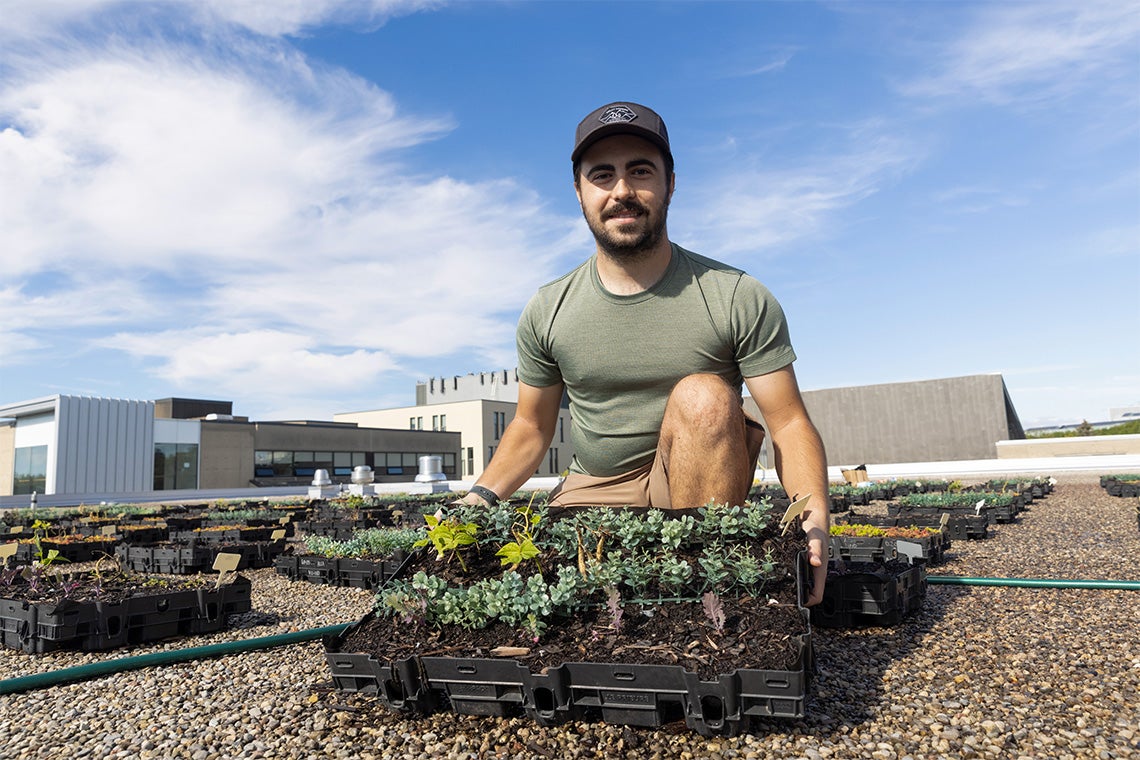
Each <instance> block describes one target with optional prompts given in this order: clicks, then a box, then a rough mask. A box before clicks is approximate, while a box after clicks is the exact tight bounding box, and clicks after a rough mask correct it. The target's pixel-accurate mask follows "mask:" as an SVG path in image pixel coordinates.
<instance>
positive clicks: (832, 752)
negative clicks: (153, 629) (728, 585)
mask: <svg viewBox="0 0 1140 760" xmlns="http://www.w3.org/2000/svg"><path fill="white" fill-rule="evenodd" d="M1058 481H1059V483H1058V485H1057V487H1056V489H1055V490H1054V492H1053V493H1052V494H1051V495H1049V496H1048V497H1047V498H1045V499H1041V500H1036V501H1034V502H1033V504H1032V505H1031V506H1030V508H1029V510H1028V511H1026V512H1024V513H1023V514H1022V515H1020V516H1019V518H1018V519H1017V521H1016V522H1014V523H1012V524H1006V525H997V526H993V527H991V537H990V538H989V539H987V540H985V541H959V542H955V543H954V545H953V546H952V547H951V549H950V556H949V559H948V560H947V561H946V562H944V563H941V564H939V565H936V566H933V567H931V568H930V573H931V574H932V575H935V574H953V575H968V576H991V577H1009V578H1066V579H1114V580H1133V581H1135V580H1140V570H1138V565H1137V562H1138V559H1140V531H1138V530H1137V517H1136V512H1135V504H1136V501H1137V500H1136V499H1121V498H1115V497H1112V496H1109V495H1108V494H1107V493H1106V492H1105V491H1104V490H1103V489H1102V488H1100V486H1099V485H1098V484H1097V482H1096V478H1095V477H1090V476H1088V475H1072V476H1068V475H1064V474H1062V475H1058ZM859 511H861V512H870V513H875V512H876V511H881V512H884V513H885V503H878V504H876V505H874V506H872V507H861V508H859ZM243 574H244V575H246V577H248V578H250V579H251V580H252V582H253V608H254V612H253V613H250V614H247V615H244V616H242V617H241V618H240V620H239V621H238V624H239V625H240V626H242V627H239V628H234V629H231V630H228V631H224V632H221V633H218V634H212V635H207V636H200V637H195V638H193V639H181V640H175V641H170V642H165V643H163V644H161V645H153V646H143V647H135V648H132V649H129V650H117V651H113V652H97V653H76V652H56V653H50V654H45V655H28V654H24V653H22V652H19V651H15V650H7V649H6V650H0V678H12V677H15V676H21V675H27V674H31V673H37V672H45V671H50V670H55V669H59V668H64V667H70V666H74V665H79V664H85V663H90V662H100V661H104V660H108V659H111V658H119V657H125V656H133V655H137V654H142V653H146V652H155V651H162V650H168V649H179V648H184V647H189V646H200V645H203V644H210V643H217V642H221V641H231V640H237V639H242V638H252V637H257V636H267V635H272V634H275V633H282V632H288V631H295V630H304V629H309V628H316V627H321V626H328V625H333V624H336V623H342V622H350V621H353V620H356V619H357V618H359V617H360V616H361V615H363V614H364V613H366V612H367V611H368V610H369V609H370V608H371V605H372V596H371V593H370V592H367V591H363V590H359V589H351V588H332V587H326V586H316V585H312V584H308V583H299V582H290V581H288V580H286V579H285V578H283V577H282V576H279V575H277V574H276V573H275V572H274V571H273V570H272V569H266V570H256V571H249V572H245V573H243ZM813 640H814V644H815V651H816V659H817V665H818V670H817V672H816V674H815V676H814V681H813V683H812V687H811V694H812V698H811V700H810V703H809V704H808V707H807V717H806V718H804V719H802V720H779V719H772V720H764V721H760V722H759V723H758V724H757V725H756V726H755V727H754V729H753V731H752V732H751V733H748V734H744V735H741V736H736V737H731V738H715V739H710V738H706V737H701V736H699V735H697V734H695V733H693V732H691V731H689V730H688V729H686V728H685V727H684V725H683V724H681V725H668V726H665V727H662V728H660V729H646V728H628V727H623V726H618V725H609V724H604V723H578V722H575V723H570V724H566V725H563V726H559V727H555V728H544V727H540V726H537V725H535V724H534V723H533V722H531V721H530V720H528V719H526V718H512V719H504V718H477V717H469V716H456V715H452V714H443V715H434V716H431V717H428V718H416V719H408V718H407V717H406V716H403V715H399V714H395V713H391V712H388V711H387V710H385V709H384V708H383V707H382V706H380V705H379V704H378V703H377V702H376V701H375V700H374V699H372V698H369V697H364V696H360V695H351V694H340V693H338V692H336V691H333V690H332V689H331V688H330V687H331V680H330V671H329V669H328V666H327V664H326V663H325V660H324V657H323V654H322V646H321V644H320V643H318V642H311V643H305V644H298V645H291V646H284V647H278V648H275V649H269V650H264V651H259V652H251V653H243V654H237V655H229V656H225V657H218V658H213V659H208V660H200V661H195V662H191V663H184V664H176V665H167V666H163V667H155V668H147V669H144V670H133V671H128V672H123V673H118V674H115V675H111V676H106V677H101V678H97V679H94V680H90V681H84V682H79V683H72V684H66V685H59V686H53V687H48V688H43V689H39V690H36V691H31V692H24V693H19V694H12V695H5V696H0V758H4V760H14V759H16V758H41V757H42V758H47V757H51V758H60V757H63V758H78V757H91V758H191V759H192V760H214V759H215V758H218V759H220V758H247V757H248V758H254V757H266V758H269V757H272V758H326V757H335V758H422V757H446V758H527V759H529V758H542V757H551V758H615V757H621V758H813V759H814V758H882V759H884V760H888V759H893V758H899V759H901V758H912V759H913V760H919V759H920V758H931V759H933V758H974V757H977V758H991V757H992V758H1097V759H1098V760H1100V759H1102V758H1103V759H1107V758H1129V757H1140V592H1137V591H1128V590H1125V591H1117V590H1101V589H1049V588H1007V587H983V586H950V585H934V584H932V585H930V586H929V588H928V591H927V596H926V600H925V604H924V606H923V609H922V610H921V611H920V612H918V613H915V614H913V615H911V616H909V617H908V618H906V619H905V620H904V621H903V622H902V623H900V624H899V625H897V626H895V627H893V628H865V629H859V630H833V629H822V628H816V629H815V630H814V632H813Z"/></svg>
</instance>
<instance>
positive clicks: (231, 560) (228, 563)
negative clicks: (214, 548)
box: [214, 552, 241, 574]
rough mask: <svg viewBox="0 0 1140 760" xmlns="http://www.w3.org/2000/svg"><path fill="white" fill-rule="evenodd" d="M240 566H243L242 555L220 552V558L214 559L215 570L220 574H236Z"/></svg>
mask: <svg viewBox="0 0 1140 760" xmlns="http://www.w3.org/2000/svg"><path fill="white" fill-rule="evenodd" d="M239 564H241V555H240V554H233V553H230V552H218V556H216V557H214V569H215V570H217V571H218V572H219V573H223V574H224V573H232V572H236V571H237V568H238V565H239Z"/></svg>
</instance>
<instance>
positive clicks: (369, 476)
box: [352, 464, 376, 485]
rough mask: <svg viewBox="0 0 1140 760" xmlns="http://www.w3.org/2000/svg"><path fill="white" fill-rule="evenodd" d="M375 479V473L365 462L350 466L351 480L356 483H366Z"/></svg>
mask: <svg viewBox="0 0 1140 760" xmlns="http://www.w3.org/2000/svg"><path fill="white" fill-rule="evenodd" d="M374 480H376V475H375V473H373V472H372V468H371V467H369V466H368V465H366V464H358V465H357V466H356V467H353V468H352V482H353V483H357V484H364V485H366V484H368V483H371V482H372V481H374Z"/></svg>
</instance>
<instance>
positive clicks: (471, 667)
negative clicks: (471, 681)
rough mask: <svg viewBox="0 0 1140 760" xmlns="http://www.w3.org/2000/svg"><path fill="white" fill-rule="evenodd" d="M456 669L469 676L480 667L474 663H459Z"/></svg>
mask: <svg viewBox="0 0 1140 760" xmlns="http://www.w3.org/2000/svg"><path fill="white" fill-rule="evenodd" d="M455 669H456V670H458V671H459V672H460V673H462V674H464V675H468V676H469V675H473V674H475V673H476V672H478V668H476V667H475V666H474V665H457V666H456V667H455Z"/></svg>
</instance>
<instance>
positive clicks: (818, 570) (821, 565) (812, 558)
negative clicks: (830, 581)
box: [804, 525, 830, 607]
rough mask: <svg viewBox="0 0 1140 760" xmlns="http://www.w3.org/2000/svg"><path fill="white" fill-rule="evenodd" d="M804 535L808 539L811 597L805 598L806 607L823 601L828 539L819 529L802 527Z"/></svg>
mask: <svg viewBox="0 0 1140 760" xmlns="http://www.w3.org/2000/svg"><path fill="white" fill-rule="evenodd" d="M804 533H805V534H807V539H808V564H809V565H810V566H811V570H812V587H811V595H809V596H808V598H807V606H808V607H811V606H813V605H816V604H819V603H820V602H822V601H823V586H824V584H825V583H826V582H827V545H828V543H829V540H830V539H829V538H828V536H827V534H826V533H825V532H824V531H823V530H821V529H820V528H816V527H811V526H808V525H804Z"/></svg>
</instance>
